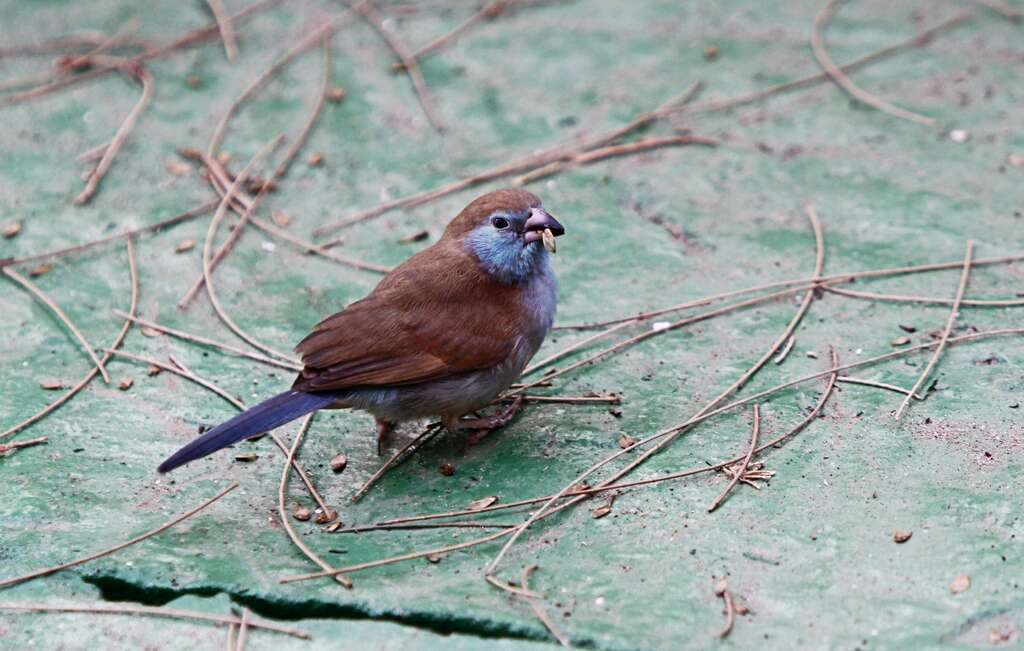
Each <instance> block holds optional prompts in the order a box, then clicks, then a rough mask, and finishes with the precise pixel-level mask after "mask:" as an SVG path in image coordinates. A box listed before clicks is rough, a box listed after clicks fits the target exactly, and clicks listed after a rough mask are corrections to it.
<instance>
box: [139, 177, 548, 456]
mask: <svg viewBox="0 0 1024 651" xmlns="http://www.w3.org/2000/svg"><path fill="white" fill-rule="evenodd" d="M564 233H565V229H564V228H563V226H562V224H560V223H559V222H558V220H556V219H555V218H554V217H552V216H551V215H550V214H549V213H548V212H547V211H546V210H544V207H543V205H542V203H541V200H540V199H539V198H538V197H537V196H536V195H534V194H532V193H531V192H528V191H526V190H524V189H521V188H504V189H500V190H495V191H493V192H489V193H487V194H484V195H482V196H480V197H478V198H476V199H474V200H473V201H472V202H470V203H469V204H468V205H467V206H466V207H465V208H464V209H463V210H462V211H461V212H460V213H459V214H458V215H457V216H456V217H455V218H454V219H452V220H451V222H449V223H448V225H447V227H446V228H445V231H444V233H443V235H442V236H441V237H440V238H439V239H438V240H437V242H436V243H434V244H433V245H432V246H430V247H428V248H426V249H424V250H423V251H420V252H419V253H417V254H415V255H413V256H412V257H410V258H409V259H407V260H406V261H405V262H403V263H402V264H400V265H399V266H397V267H395V268H394V269H393V270H392V271H390V272H389V273H388V274H387V275H386V276H384V278H383V279H381V281H380V283H378V285H377V286H376V287H375V288H374V289H373V291H371V292H370V293H369V294H368V295H367V296H366V297H365V298H363V299H361V300H359V301H356V302H354V303H351V304H350V305H348V306H347V307H345V308H344V309H342V310H341V311H340V312H337V313H336V314H333V315H331V316H329V317H327V318H325V319H323V320H322V321H320V322H319V323H318V324H317V325H316V326H315V327H314V328H313V330H312V332H310V333H309V335H308V336H306V337H305V338H304V339H302V340H301V341H300V342H299V344H298V345H297V346H296V347H295V350H296V352H297V353H299V355H300V357H301V361H302V364H303V369H302V370H301V371H300V372H299V374H298V376H297V377H296V378H295V381H294V383H293V384H292V386H291V388H290V389H289V390H287V391H284V392H282V393H279V394H277V395H275V396H273V397H271V398H269V399H267V400H264V401H263V402H261V403H259V404H257V405H256V406H254V407H251V408H249V409H248V410H246V411H244V412H242V413H240V414H238V415H237V416H235V417H234V418H231V419H230V420H228V421H225V422H224V423H221V424H220V425H217V426H216V427H214V428H212V429H210V430H208V431H206V432H205V433H203V434H202V435H201V436H199V437H198V438H196V439H194V440H193V441H191V442H190V443H188V444H187V445H185V446H184V447H182V448H181V449H179V450H178V451H177V452H175V453H174V454H172V455H171V456H170V457H168V458H167V459H166V460H165V461H164V462H163V463H161V464H160V465H159V467H158V471H159V472H161V473H166V472H169V471H171V470H174V469H175V468H178V467H180V466H182V465H184V464H186V463H189V462H191V461H195V460H196V459H200V458H202V457H205V456H207V455H209V454H212V453H214V452H216V451H217V450H220V449H222V448H225V447H227V446H229V445H231V444H233V443H237V442H238V441H241V440H243V439H247V438H252V437H255V436H258V435H260V434H263V433H265V432H268V431H270V430H272V429H274V428H277V427H280V426H282V425H284V424H286V423H288V422H290V421H292V420H295V419H297V418H301V417H302V416H305V415H307V414H310V413H312V412H314V411H317V410H320V409H352V410H357V411H364V412H368V413H370V414H371V415H372V416H373V417H374V418H375V419H376V425H377V446H378V449H377V451H378V454H380V453H381V451H382V449H383V445H384V443H385V441H386V440H387V437H388V436H389V435H390V434H391V433H392V432H393V431H394V429H395V427H396V426H397V425H398V424H399V423H402V422H406V421H410V420H417V419H421V418H427V417H440V420H441V423H442V424H443V425H444V426H445V427H446V428H447V429H448V430H449V431H457V430H464V429H469V430H475V431H476V432H477V433H478V434H480V435H483V433H485V432H487V431H490V430H493V429H497V428H500V427H503V426H504V425H506V424H508V423H509V422H510V421H511V419H512V418H513V417H514V416H515V414H516V412H517V411H518V410H519V408H520V406H521V403H522V398H521V396H520V397H519V398H517V400H516V401H514V402H513V403H512V404H511V405H509V406H508V407H507V408H505V409H503V410H501V411H500V412H499V413H496V414H494V415H492V416H489V417H480V416H479V415H477V416H476V417H473V416H472V414H474V412H476V411H477V410H479V409H481V408H482V407H485V406H487V405H488V404H490V403H491V401H492V400H493V399H494V398H495V397H496V396H498V395H499V394H500V393H501V392H502V391H504V390H505V389H507V388H508V387H509V386H510V385H511V384H512V383H513V382H514V381H515V380H516V379H517V378H518V377H519V375H520V374H521V373H522V371H523V369H524V368H525V367H526V364H527V363H528V362H529V361H530V359H531V358H532V357H533V355H534V354H535V353H536V352H537V350H538V349H539V348H540V346H541V343H542V342H543V341H544V338H545V337H546V336H547V334H548V332H549V331H550V329H551V326H552V323H553V322H554V318H555V310H556V307H557V302H558V282H557V279H556V278H555V275H554V272H553V270H552V268H551V264H550V258H549V253H553V252H554V250H555V239H554V238H555V237H557V236H561V235H563V234H564Z"/></svg>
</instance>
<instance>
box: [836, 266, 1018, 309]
mask: <svg viewBox="0 0 1024 651" xmlns="http://www.w3.org/2000/svg"><path fill="white" fill-rule="evenodd" d="M971 266H972V267H973V266H977V265H971ZM822 289H824V290H825V291H826V292H831V293H833V294H839V295H840V296H849V297H850V298H864V299H868V300H872V301H894V302H900V303H934V304H935V305H952V304H953V299H951V298H941V297H938V296H911V295H906V294H879V293H876V292H862V291H859V290H853V289H846V288H840V287H832V286H830V285H825V286H823V287H822ZM1022 305H1024V298H1021V299H1012V298H1011V299H968V298H965V299H964V300H962V301H960V307H968V306H970V307H1020V306H1022Z"/></svg>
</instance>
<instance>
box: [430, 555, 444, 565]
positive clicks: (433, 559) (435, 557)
mask: <svg viewBox="0 0 1024 651" xmlns="http://www.w3.org/2000/svg"><path fill="white" fill-rule="evenodd" d="M442 558H444V556H443V555H441V554H427V562H430V563H440V562H441V559H442Z"/></svg>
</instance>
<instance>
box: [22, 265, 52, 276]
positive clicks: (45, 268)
mask: <svg viewBox="0 0 1024 651" xmlns="http://www.w3.org/2000/svg"><path fill="white" fill-rule="evenodd" d="M51 271H53V266H52V265H48V264H41V265H39V266H38V267H36V268H35V269H33V270H32V271H30V272H28V275H29V276H31V277H33V278H38V277H39V276H42V275H43V274H48V273H50V272H51Z"/></svg>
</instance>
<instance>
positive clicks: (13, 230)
mask: <svg viewBox="0 0 1024 651" xmlns="http://www.w3.org/2000/svg"><path fill="white" fill-rule="evenodd" d="M20 232H21V222H11V223H10V224H7V225H6V226H4V239H5V240H9V239H11V238H12V237H14V236H15V235H17V234H18V233H20Z"/></svg>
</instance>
